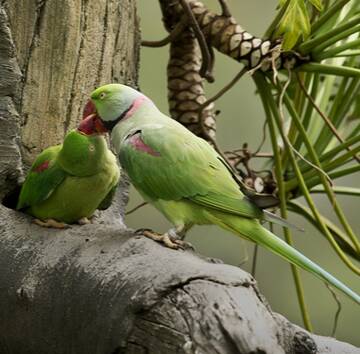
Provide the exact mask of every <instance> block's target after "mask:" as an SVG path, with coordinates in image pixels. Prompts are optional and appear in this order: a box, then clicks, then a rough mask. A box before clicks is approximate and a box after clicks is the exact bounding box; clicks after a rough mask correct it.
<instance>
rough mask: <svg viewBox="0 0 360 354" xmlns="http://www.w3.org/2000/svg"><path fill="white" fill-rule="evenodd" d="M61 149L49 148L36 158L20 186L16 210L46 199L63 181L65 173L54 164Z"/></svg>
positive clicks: (57, 147)
mask: <svg viewBox="0 0 360 354" xmlns="http://www.w3.org/2000/svg"><path fill="white" fill-rule="evenodd" d="M61 147H62V145H57V146H52V147H49V148H47V149H46V150H44V151H43V152H42V153H41V154H40V155H39V156H38V157H37V158H36V160H35V162H34V163H33V165H32V166H31V169H30V171H29V173H28V175H27V176H26V179H25V182H24V184H23V185H22V188H21V192H20V196H19V200H18V203H17V206H16V209H18V210H19V209H23V208H27V207H30V206H32V205H35V204H37V203H39V202H41V201H43V200H45V199H47V198H48V197H49V196H50V195H51V193H52V192H53V191H54V190H55V188H56V187H57V186H58V185H59V184H60V183H61V182H62V181H63V180H64V178H65V177H66V172H65V171H64V170H63V169H62V168H61V167H60V166H59V164H58V163H57V162H56V158H57V156H58V154H59V151H60V150H61Z"/></svg>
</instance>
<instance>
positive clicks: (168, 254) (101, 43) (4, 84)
mask: <svg viewBox="0 0 360 354" xmlns="http://www.w3.org/2000/svg"><path fill="white" fill-rule="evenodd" d="M138 28H139V26H138V22H137V17H136V9H135V4H134V1H133V0H121V1H117V0H106V1H105V0H104V1H92V0H82V1H75V0H64V1H56V0H46V1H45V0H26V1H25V0H19V1H11V0H2V1H1V0H0V63H1V66H0V142H1V144H0V197H1V199H2V200H5V201H6V202H5V204H6V205H7V206H11V205H14V203H15V201H14V200H13V197H14V196H13V194H11V193H10V194H9V191H11V190H13V189H14V187H16V186H17V184H18V183H19V181H21V179H22V178H23V173H24V171H26V168H27V167H28V166H29V164H30V163H31V161H32V160H33V159H34V157H35V155H36V154H37V153H39V152H40V151H41V150H42V149H43V148H44V147H47V146H49V145H54V144H56V143H59V142H61V140H62V139H63V137H64V134H65V133H66V132H67V131H68V130H69V129H71V128H73V127H74V126H75V125H76V123H77V122H78V121H79V119H80V116H81V109H82V107H83V105H84V102H85V100H86V98H87V95H88V93H89V92H91V90H93V88H94V87H95V86H98V85H100V84H103V83H106V82H111V81H113V82H118V81H119V82H123V83H128V84H132V85H136V82H137V64H138V49H139V31H138ZM118 194H119V195H118V198H117V203H115V205H114V206H113V207H112V208H111V209H110V210H109V211H107V212H105V213H104V214H103V215H102V216H101V217H100V218H98V221H97V223H96V224H95V225H86V226H73V227H72V228H71V229H69V230H61V231H59V230H47V229H43V228H40V227H38V226H36V225H33V224H32V223H31V218H30V217H28V216H26V215H23V214H21V213H18V212H16V211H14V210H11V209H9V208H7V207H5V206H3V205H1V206H0V216H1V217H0V234H1V237H0V354H10V353H11V354H14V353H21V354H27V353H29V354H32V353H34V354H35V353H36V354H42V353H54V354H55V353H57V354H62V353H64V354H65V353H66V354H71V353H76V354H81V353H86V354H88V353H94V354H97V353H101V354H116V353H132V354H135V353H136V354H141V353H154V354H155V353H156V354H161V353H198V354H200V353H289V354H290V353H334V354H335V353H336V354H340V353H344V354H345V353H349V354H350V353H358V352H359V351H358V350H357V349H356V348H355V347H353V346H351V345H349V344H346V343H341V342H338V341H335V340H334V339H331V338H325V337H319V336H316V335H312V334H309V333H308V332H306V331H305V330H303V329H301V328H299V327H297V326H295V325H292V324H291V323H289V322H288V321H287V320H286V319H284V318H283V317H281V316H280V315H278V314H275V313H273V312H272V311H271V309H270V307H269V305H268V304H267V303H266V300H265V299H264V298H263V296H262V295H261V294H260V293H259V291H258V289H257V287H256V283H255V281H254V279H253V278H252V277H251V276H250V275H249V274H247V273H245V272H243V271H242V270H240V269H239V268H236V267H232V266H227V265H223V264H219V263H214V262H213V261H209V260H206V259H203V258H201V257H200V256H199V255H196V254H195V253H193V252H190V251H186V252H182V251H173V250H170V249H167V248H164V247H162V246H160V245H158V244H156V243H155V242H153V241H150V240H148V239H146V238H144V237H140V236H136V235H134V234H133V233H132V232H131V231H130V230H127V229H126V228H125V226H124V225H123V223H122V220H123V218H122V217H123V210H124V206H125V204H126V201H127V183H126V179H125V178H124V179H123V182H122V187H121V188H120V192H119V193H118ZM4 196H6V198H5V199H4Z"/></svg>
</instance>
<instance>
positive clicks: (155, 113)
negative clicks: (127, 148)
mask: <svg viewBox="0 0 360 354" xmlns="http://www.w3.org/2000/svg"><path fill="white" fill-rule="evenodd" d="M161 116H162V113H161V112H160V111H159V110H158V108H157V107H156V106H155V104H154V103H153V102H152V101H151V100H150V99H148V98H147V97H145V96H140V97H138V98H137V99H136V100H135V101H134V102H133V105H132V107H131V108H130V110H129V111H128V112H127V114H126V116H125V117H124V119H122V120H121V121H120V122H119V123H118V124H116V126H115V127H114V128H113V130H112V133H111V141H112V143H113V145H114V147H115V151H116V152H117V153H118V152H119V151H120V145H121V143H122V141H123V140H124V139H125V138H126V137H127V136H128V134H129V133H131V132H132V131H133V130H136V129H140V128H141V126H143V125H146V124H149V123H155V122H156V121H157V119H159V118H160V117H161Z"/></svg>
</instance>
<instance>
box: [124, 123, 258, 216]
mask: <svg viewBox="0 0 360 354" xmlns="http://www.w3.org/2000/svg"><path fill="white" fill-rule="evenodd" d="M136 134H141V139H142V142H143V143H144V144H145V145H146V149H145V147H144V148H143V150H139V149H138V148H137V146H135V145H134V144H132V143H131V141H132V139H131V137H129V138H127V139H125V140H124V142H123V143H122V145H121V148H120V153H119V157H120V163H121V165H122V166H123V167H124V168H125V170H126V171H127V173H128V174H129V176H130V178H131V180H132V182H133V184H134V186H135V187H136V188H137V189H139V190H140V191H141V192H142V193H144V194H145V195H146V196H148V197H149V198H150V199H152V200H157V199H163V200H180V199H184V198H186V199H189V200H191V201H193V202H194V203H197V204H199V205H202V206H205V207H209V208H214V209H217V210H221V211H224V212H228V213H233V214H236V215H241V216H244V217H248V218H261V216H262V214H263V213H262V211H261V209H260V208H258V207H257V206H256V205H254V204H253V203H251V202H250V201H249V200H248V199H247V198H246V197H244V195H243V194H242V192H241V191H240V188H239V185H238V184H237V183H236V181H235V180H234V179H233V177H232V175H231V173H230V172H229V171H228V170H227V168H226V167H225V166H224V164H223V163H222V162H221V159H219V155H218V154H217V153H216V151H215V150H214V149H213V148H212V147H211V146H210V145H209V144H208V143H207V142H206V141H205V140H203V139H201V138H198V137H196V136H194V135H193V134H192V133H190V132H189V131H188V130H187V129H186V128H183V127H182V126H179V125H178V124H177V123H176V124H175V125H174V124H172V123H170V124H166V126H160V127H159V125H153V126H152V125H144V126H143V127H141V129H140V130H137V131H136ZM147 151H155V152H156V154H155V153H149V152H147Z"/></svg>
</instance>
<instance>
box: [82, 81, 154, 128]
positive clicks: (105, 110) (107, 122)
mask: <svg viewBox="0 0 360 354" xmlns="http://www.w3.org/2000/svg"><path fill="white" fill-rule="evenodd" d="M143 101H150V100H149V99H148V98H147V97H146V96H144V95H143V94H142V93H140V92H139V91H136V90H135V89H133V88H131V87H129V86H126V85H121V84H108V85H104V86H101V87H99V88H97V89H96V90H95V91H93V92H92V93H91V100H90V101H89V102H88V103H87V104H86V106H85V109H84V115H88V114H94V113H95V114H96V118H97V119H98V122H97V123H96V124H98V125H99V126H100V125H101V126H102V129H106V130H108V131H110V130H112V129H113V128H114V126H115V125H116V124H117V123H119V122H120V121H121V120H125V119H126V118H127V117H128V116H130V115H131V113H132V112H133V111H135V109H136V108H137V107H138V106H139V105H140V104H141V103H142V102H143Z"/></svg>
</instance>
